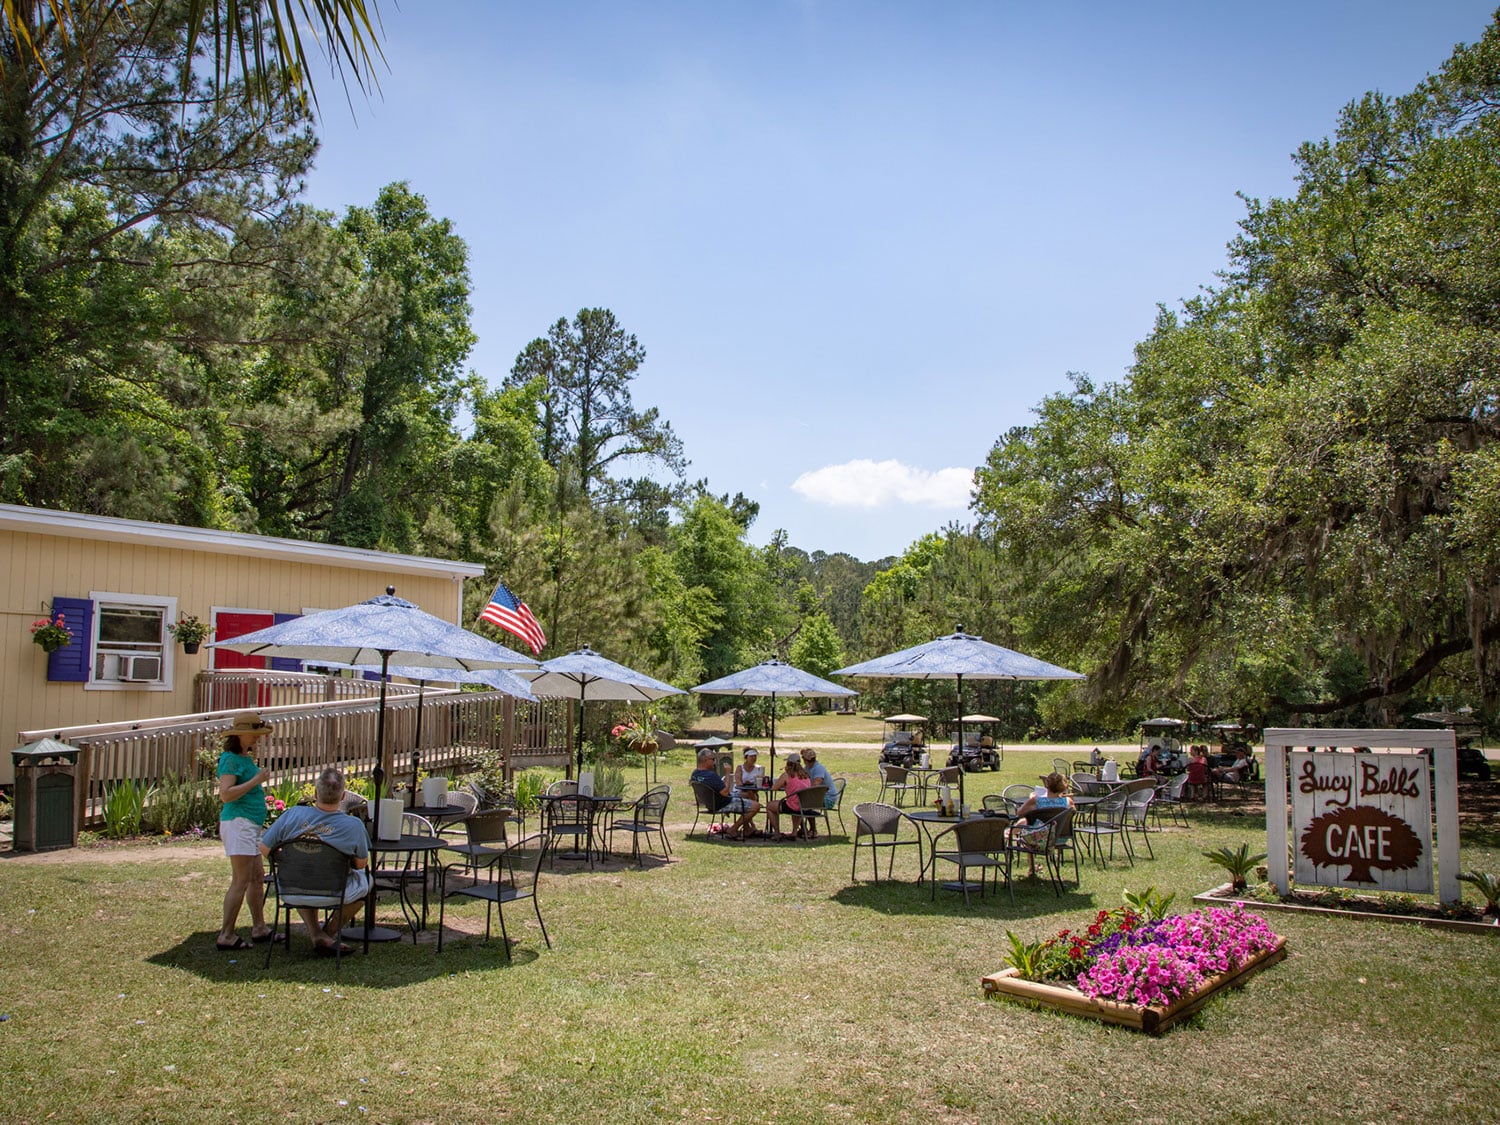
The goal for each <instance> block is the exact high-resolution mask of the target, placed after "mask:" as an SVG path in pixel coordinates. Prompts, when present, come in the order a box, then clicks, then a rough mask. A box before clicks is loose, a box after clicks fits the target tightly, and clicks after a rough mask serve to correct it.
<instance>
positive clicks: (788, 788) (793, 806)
mask: <svg viewBox="0 0 1500 1125" xmlns="http://www.w3.org/2000/svg"><path fill="white" fill-rule="evenodd" d="M811 787H812V779H811V778H810V777H808V776H807V770H805V769H804V768H803V767H802V761H801V759H800V758H798V757H797V756H796V755H795V754H788V755H787V759H786V769H785V770H784V771H783V772H782V774H781V776H780V777H778V778H777V779H776V781H775V783H774V784H772V786H771V790H772V792H773V793H774V792H784V793H785V794H786V796H785V797H782V798H781V799H780V800H777V799H776V798H775V797H772V798H771V803H770V804H769V805H767V806H766V825H767V828H768V830H769V831H770V834H771V838H772V839H778V838H779V839H782V840H790V839H792V834H791V833H790V832H780V833H779V834H778V830H779V828H780V825H781V818H782V816H784V815H785V816H793V817H796V818H797V820H798V822H799V823H800V822H801V820H802V816H801V813H802V805H801V803H800V802H799V801H798V799H797V794H798V793H801V792H802V791H803V790H804V789H810V788H811ZM807 834H808V836H809V837H816V836H817V834H818V830H817V829H816V828H814V827H813V825H812V822H811V821H808V823H807Z"/></svg>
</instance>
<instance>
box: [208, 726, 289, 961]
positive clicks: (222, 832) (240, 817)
mask: <svg viewBox="0 0 1500 1125" xmlns="http://www.w3.org/2000/svg"><path fill="white" fill-rule="evenodd" d="M270 730H271V724H270V723H267V722H265V721H263V720H262V719H261V717H260V713H259V712H257V711H241V712H240V713H239V714H238V715H236V716H235V717H234V725H233V726H231V727H230V728H229V729H228V730H227V731H225V732H224V750H223V752H222V753H221V754H220V755H219V768H218V775H219V799H220V800H221V801H223V802H224V807H223V809H222V810H221V811H220V812H219V839H220V840H222V841H223V843H224V854H225V855H227V856H228V857H229V869H230V876H229V890H228V891H227V892H225V895H224V924H223V925H222V926H221V927H220V929H219V937H218V940H217V941H216V943H215V944H216V945H218V947H219V948H220V949H226V950H229V949H249V948H250V942H248V941H246V940H245V939H244V938H242V937H240V935H239V934H237V933H236V932H235V927H236V926H237V925H238V924H239V918H240V906H241V905H242V904H243V903H244V902H245V900H246V899H248V900H249V902H250V921H251V929H250V937H251V939H252V940H253V941H272V940H274V939H275V937H276V931H275V930H273V929H272V928H271V927H270V926H268V925H266V884H265V876H266V866H265V861H264V860H262V859H261V855H260V835H261V833H262V832H263V831H264V830H265V825H266V791H265V788H264V785H263V783H264V782H265V780H266V778H268V777H269V776H270V774H269V773H268V772H267V771H266V770H264V769H262V768H261V767H260V764H259V763H258V762H256V760H255V744H256V743H257V742H259V741H260V740H261V738H262V737H264V736H265V735H266V734H268V733H270Z"/></svg>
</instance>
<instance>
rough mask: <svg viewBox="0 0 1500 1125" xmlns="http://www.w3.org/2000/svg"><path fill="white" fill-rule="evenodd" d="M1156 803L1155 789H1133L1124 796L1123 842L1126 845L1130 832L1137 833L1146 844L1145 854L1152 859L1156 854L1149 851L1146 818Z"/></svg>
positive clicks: (1149, 838) (1149, 844) (1149, 839)
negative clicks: (1124, 841)
mask: <svg viewBox="0 0 1500 1125" xmlns="http://www.w3.org/2000/svg"><path fill="white" fill-rule="evenodd" d="M1155 801H1156V788H1155V787H1154V786H1153V787H1151V788H1149V789H1135V790H1132V791H1131V792H1129V793H1126V794H1125V812H1124V825H1125V840H1126V843H1127V845H1128V843H1129V841H1130V833H1131V832H1139V833H1140V834H1141V839H1142V840H1143V841H1145V844H1146V854H1147V855H1148V856H1150V857H1151V858H1152V859H1155V858H1156V853H1155V852H1154V851H1152V850H1151V837H1150V835H1149V833H1148V825H1147V818H1148V817H1149V816H1150V815H1151V806H1152V804H1153V803H1154V802H1155Z"/></svg>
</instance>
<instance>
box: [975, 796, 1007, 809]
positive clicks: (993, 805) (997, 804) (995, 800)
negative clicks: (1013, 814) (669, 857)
mask: <svg viewBox="0 0 1500 1125" xmlns="http://www.w3.org/2000/svg"><path fill="white" fill-rule="evenodd" d="M979 807H980V808H982V809H989V810H990V811H991V812H1003V813H1009V812H1010V805H1009V804H1007V803H1006V801H1005V798H1004V796H1002V795H1001V794H999V793H986V794H985V795H984V796H983V797H981V798H980V799H979Z"/></svg>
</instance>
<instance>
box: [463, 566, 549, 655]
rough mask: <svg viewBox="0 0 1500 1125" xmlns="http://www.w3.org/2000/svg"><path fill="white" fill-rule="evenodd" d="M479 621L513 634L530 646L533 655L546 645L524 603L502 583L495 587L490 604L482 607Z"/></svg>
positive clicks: (544, 637) (538, 625)
mask: <svg viewBox="0 0 1500 1125" xmlns="http://www.w3.org/2000/svg"><path fill="white" fill-rule="evenodd" d="M479 620H481V621H488V622H489V623H490V624H491V625H494V626H496V627H497V628H500V629H505V630H507V631H509V632H512V633H514V634H515V635H516V636H518V637H520V638H521V639H522V640H523V641H525V642H526V643H527V644H529V645H530V646H531V651H532V652H533V653H537V652H541V651H542V648H543V646H545V645H546V643H547V634H546V633H544V632H542V627H541V625H540V624H538V622H537V619H536V618H535V617H534V616H533V615H532V612H531V610H529V609H527V608H526V603H525V602H523V601H522V600H521V599H520V598H518V597H516V596H515V595H514V594H512V593H511V592H510V591H509V590H507V589H506V588H505V583H504V582H502V583H500V585H498V586H496V587H495V592H494V593H493V594H491V595H490V604H489V605H487V606H485V607H484V612H482V613H481V614H480V615H479Z"/></svg>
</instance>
